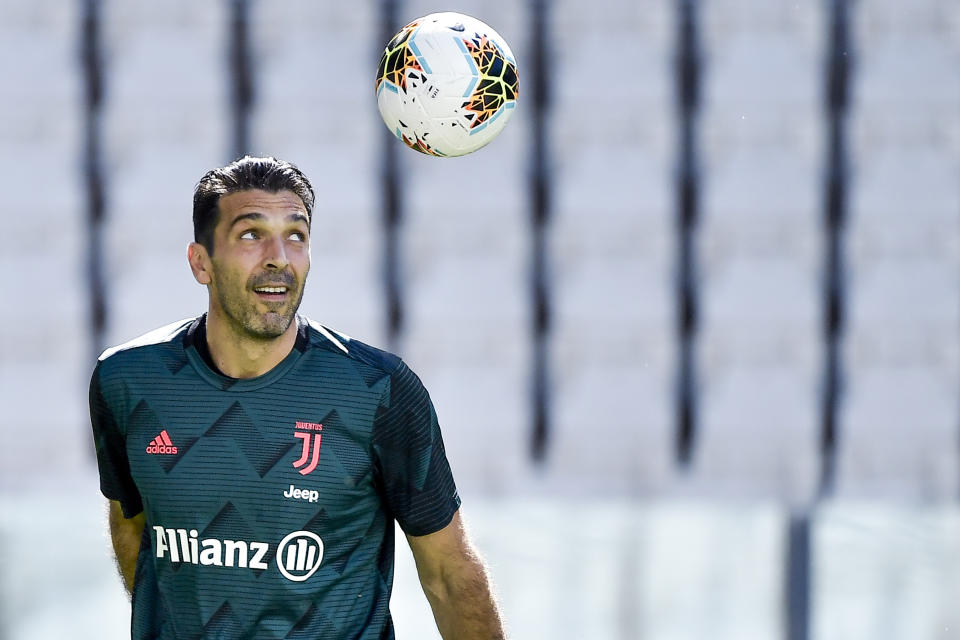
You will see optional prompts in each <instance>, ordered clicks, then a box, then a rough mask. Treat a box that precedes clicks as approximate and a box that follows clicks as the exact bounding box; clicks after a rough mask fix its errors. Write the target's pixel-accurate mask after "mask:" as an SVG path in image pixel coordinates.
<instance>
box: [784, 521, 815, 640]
mask: <svg viewBox="0 0 960 640" xmlns="http://www.w3.org/2000/svg"><path fill="white" fill-rule="evenodd" d="M810 537H811V525H810V517H809V515H807V514H805V513H804V514H798V515H794V516H792V517H791V518H790V523H789V525H788V530H787V571H786V579H787V584H786V596H787V629H786V632H787V633H786V636H787V640H807V639H808V638H809V637H810V589H811V584H810V580H811V569H810V563H811V540H810Z"/></svg>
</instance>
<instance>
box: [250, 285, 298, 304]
mask: <svg viewBox="0 0 960 640" xmlns="http://www.w3.org/2000/svg"><path fill="white" fill-rule="evenodd" d="M288 291H289V288H288V287H287V286H286V285H263V286H259V287H254V288H253V292H254V293H256V294H257V296H259V297H260V298H261V299H262V300H265V301H268V302H282V301H283V300H284V299H286V297H287V292H288Z"/></svg>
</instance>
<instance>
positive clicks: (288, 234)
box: [208, 189, 310, 339]
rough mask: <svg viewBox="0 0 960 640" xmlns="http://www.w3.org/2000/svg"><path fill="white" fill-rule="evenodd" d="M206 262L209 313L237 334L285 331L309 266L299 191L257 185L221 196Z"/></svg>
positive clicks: (263, 336)
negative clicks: (218, 213)
mask: <svg viewBox="0 0 960 640" xmlns="http://www.w3.org/2000/svg"><path fill="white" fill-rule="evenodd" d="M208 263H209V277H210V282H209V287H210V312H211V314H216V315H218V316H219V317H220V318H221V319H223V320H225V321H226V322H227V324H228V325H229V326H231V327H232V329H233V331H234V332H236V333H237V334H238V335H243V336H245V337H252V338H260V339H270V338H276V337H279V336H280V335H282V334H283V333H284V332H285V331H286V330H287V329H288V328H289V327H290V323H291V322H292V321H293V318H294V316H295V314H296V312H297V309H298V308H299V307H300V300H301V299H302V298H303V286H304V284H305V283H306V279H307V272H309V270H310V230H309V226H308V218H307V210H306V208H305V207H304V206H303V202H302V201H301V200H300V198H299V196H297V195H296V194H294V193H293V192H292V191H279V192H277V193H270V192H268V191H260V190H258V189H254V190H249V191H239V192H237V193H231V194H230V195H227V196H223V197H221V198H220V216H219V219H218V220H217V226H216V227H215V228H214V233H213V255H212V256H208Z"/></svg>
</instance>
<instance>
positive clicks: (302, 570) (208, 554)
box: [153, 525, 323, 582]
mask: <svg viewBox="0 0 960 640" xmlns="http://www.w3.org/2000/svg"><path fill="white" fill-rule="evenodd" d="M153 533H154V547H155V549H156V557H157V558H160V559H162V558H167V559H168V560H169V561H170V562H172V563H182V564H195V565H200V566H205V567H237V568H240V569H260V570H264V569H269V568H270V565H269V564H268V563H267V562H266V561H265V560H264V558H266V556H267V553H268V552H269V551H270V544H269V543H267V542H256V541H247V540H219V539H217V538H200V537H199V533H198V532H197V530H196V529H190V530H187V529H171V528H165V527H162V526H157V525H155V526H154V527H153ZM322 560H323V540H321V539H320V536H318V535H317V534H315V533H313V532H312V531H294V532H292V533H288V534H287V535H286V536H285V537H284V538H283V540H281V541H280V544H278V545H277V554H276V562H277V569H279V570H280V573H281V574H282V575H283V577H285V578H286V579H287V580H292V581H293V582H303V581H304V580H306V579H307V578H309V577H310V576H312V575H313V574H314V573H316V572H317V569H319V568H320V562H321V561H322Z"/></svg>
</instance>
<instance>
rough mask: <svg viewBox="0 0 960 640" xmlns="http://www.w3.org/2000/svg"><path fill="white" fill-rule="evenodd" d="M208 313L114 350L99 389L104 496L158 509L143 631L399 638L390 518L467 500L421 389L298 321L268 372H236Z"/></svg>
mask: <svg viewBox="0 0 960 640" xmlns="http://www.w3.org/2000/svg"><path fill="white" fill-rule="evenodd" d="M204 322H205V317H203V316H201V317H200V318H196V319H194V320H184V321H182V322H179V323H175V324H173V325H170V326H167V327H163V328H161V329H158V330H156V331H153V332H151V333H149V334H147V335H145V336H143V337H141V338H139V339H137V340H134V341H132V342H129V343H127V344H124V345H122V346H119V347H116V348H114V349H110V350H108V351H106V352H104V354H103V355H102V356H101V357H100V360H99V362H98V364H97V368H96V371H95V372H94V374H93V379H92V381H91V385H90V414H91V419H92V423H93V433H94V439H95V443H96V450H97V459H98V462H99V467H100V483H101V490H102V491H103V494H104V495H105V496H106V497H107V498H110V499H113V500H117V501H119V502H120V504H121V505H122V506H123V511H124V514H125V515H126V516H127V517H131V516H134V515H136V514H138V513H140V512H141V511H142V512H144V513H145V516H146V527H145V528H144V532H143V538H142V540H141V544H140V554H139V557H138V559H137V571H136V579H135V581H136V584H135V586H134V593H133V613H132V625H131V627H132V637H133V639H134V640H141V639H143V640H146V639H151V640H152V639H154V638H162V639H171V640H172V639H177V640H187V639H193V638H204V639H207V638H210V639H214V638H216V639H220V638H223V639H227V638H229V639H231V640H233V639H240V638H250V639H253V638H256V639H258V640H259V639H267V638H310V639H317V638H324V639H333V638H393V624H392V621H391V618H390V613H389V610H388V603H389V599H390V589H391V586H392V583H393V557H394V556H393V554H394V527H393V522H394V520H396V521H397V522H399V523H400V526H401V527H402V528H403V530H404V531H405V532H406V533H408V534H410V535H415V536H419V535H425V534H428V533H433V532H435V531H438V530H439V529H442V528H443V527H444V526H446V525H447V524H449V522H450V520H451V518H452V517H453V515H454V513H455V512H456V510H457V509H458V508H459V506H460V499H459V497H458V496H457V491H456V487H455V485H454V481H453V477H452V475H451V473H450V467H449V465H448V463H447V459H446V455H445V453H444V448H443V441H442V440H441V437H440V429H439V426H438V424H437V416H436V413H435V411H434V409H433V405H432V404H431V402H430V398H429V396H428V395H427V392H426V390H425V389H424V387H423V385H422V384H421V382H420V380H419V379H418V378H417V377H416V375H414V374H413V372H412V371H410V369H409V368H407V366H406V364H404V363H403V362H402V361H401V360H400V359H399V358H398V357H396V356H394V355H391V354H389V353H386V352H384V351H380V350H378V349H375V348H373V347H370V346H368V345H365V344H362V343H360V342H357V341H355V340H351V339H349V338H347V337H345V336H342V335H340V334H336V333H334V332H332V331H330V330H328V329H325V328H324V327H322V326H320V325H318V324H316V323H313V322H311V321H309V320H307V319H305V318H302V317H300V318H298V319H297V322H298V329H299V331H298V335H297V341H296V345H295V347H294V349H293V350H292V351H291V352H290V355H289V356H287V358H286V359H284V360H283V361H282V362H281V363H280V364H278V365H277V366H276V367H275V368H274V369H273V370H271V371H269V372H268V373H266V374H264V375H262V376H260V377H257V378H250V379H241V380H237V379H233V378H227V377H224V376H223V375H221V374H220V373H219V372H217V371H216V370H215V369H213V368H212V367H211V366H210V365H209V364H208V363H207V361H206V360H205V359H204V357H203V355H202V353H201V350H202V349H203V348H205V337H204ZM198 343H199V344H200V345H201V346H200V349H198Z"/></svg>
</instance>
